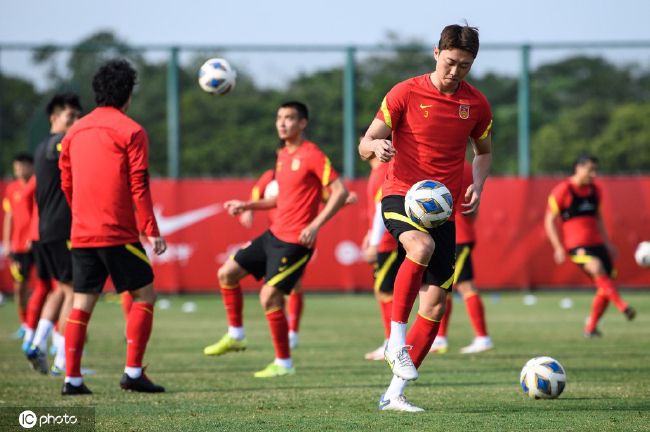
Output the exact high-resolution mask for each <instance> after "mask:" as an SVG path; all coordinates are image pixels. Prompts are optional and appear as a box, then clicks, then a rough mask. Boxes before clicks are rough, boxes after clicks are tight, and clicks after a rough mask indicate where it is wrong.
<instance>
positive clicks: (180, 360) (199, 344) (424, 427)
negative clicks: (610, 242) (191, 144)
mask: <svg viewBox="0 0 650 432" xmlns="http://www.w3.org/2000/svg"><path fill="white" fill-rule="evenodd" d="M591 295H592V292H591V291H589V292H587V291H582V292H552V293H549V292H545V293H540V294H537V298H538V302H537V303H536V304H535V305H532V306H526V305H524V304H523V301H522V300H523V295H522V294H520V293H505V294H491V293H485V294H484V295H483V299H484V303H485V307H486V313H487V321H488V327H489V330H490V333H491V335H492V337H493V340H494V342H495V345H496V349H494V350H493V351H491V352H487V353H483V354H479V355H469V356H467V355H461V354H458V350H459V349H460V348H461V347H462V346H464V345H466V344H467V343H469V342H470V339H471V337H472V332H471V328H470V326H469V322H468V320H467V317H466V314H465V310H464V306H463V303H462V301H460V300H459V299H457V298H456V299H455V304H454V306H455V307H454V313H453V316H452V322H451V325H450V331H449V340H450V352H449V353H448V354H445V355H437V356H430V357H429V358H428V359H427V360H425V363H424V364H423V366H422V368H421V370H420V378H419V379H418V381H417V382H416V383H414V384H412V385H410V386H409V388H407V393H406V394H407V397H408V398H409V399H410V400H411V401H412V402H413V403H415V404H417V405H419V406H422V407H424V408H425V409H426V412H425V413H420V414H407V413H385V412H378V411H377V400H378V398H379V395H380V394H381V393H382V391H383V390H384V388H385V386H386V385H387V383H388V382H389V379H390V377H391V374H390V371H389V369H388V367H387V366H386V364H385V363H384V362H369V361H366V360H364V359H363V354H364V353H365V352H366V351H369V350H371V349H373V348H375V347H376V346H377V345H378V344H379V343H380V342H381V340H382V331H381V327H380V326H381V324H380V320H379V313H378V307H377V305H376V303H375V301H374V300H373V299H372V297H371V296H370V295H340V294H336V295H323V294H309V293H307V295H306V300H305V304H306V307H305V315H304V318H303V324H302V329H301V345H300V347H299V348H298V349H297V350H295V352H294V359H295V365H296V370H297V373H296V375H295V376H292V377H286V378H279V379H271V380H260V379H255V378H253V372H255V371H256V370H259V369H261V368H262V367H264V366H265V365H266V364H267V363H268V362H270V361H271V360H272V359H273V349H272V346H271V343H270V339H269V334H268V328H267V325H266V321H265V320H264V316H263V314H262V312H261V310H260V306H259V303H258V301H257V299H256V297H254V296H246V299H245V325H246V329H247V337H248V341H249V347H248V350H247V351H245V352H243V353H231V354H228V355H226V356H223V357H218V358H213V357H205V356H204V355H203V354H202V349H203V347H204V346H205V345H207V344H210V343H213V342H215V341H216V340H217V339H218V338H219V337H220V336H221V335H222V334H223V332H224V330H225V326H226V323H225V314H224V311H223V307H222V305H221V300H220V299H219V297H218V295H216V294H215V295H211V296H179V297H175V296H172V297H167V298H168V299H169V300H170V301H171V307H170V308H169V309H167V310H160V309H158V310H157V311H156V316H155V320H154V332H153V336H152V339H151V341H150V344H149V349H148V352H147V355H146V357H145V363H148V364H149V369H148V374H149V376H150V377H152V379H153V380H154V381H155V382H158V383H160V384H163V385H164V386H166V388H167V393H164V394H161V395H143V394H132V393H124V392H122V391H121V390H120V389H119V385H118V381H119V378H120V376H121V373H122V368H123V361H124V353H125V342H124V336H123V326H124V323H123V319H122V313H121V308H120V306H119V305H118V304H116V303H112V302H109V301H102V302H100V303H99V304H98V307H97V309H96V311H95V314H94V316H93V319H92V321H91V323H90V326H89V342H88V344H87V346H86V355H85V357H84V366H85V367H88V368H92V369H94V370H96V371H97V374H96V375H93V376H90V377H88V378H87V380H86V382H87V385H88V386H89V387H90V388H91V389H92V390H93V391H94V393H95V394H94V395H93V396H91V397H77V398H68V399H66V398H62V397H61V396H60V395H59V391H60V387H61V382H62V380H61V379H60V378H58V379H57V378H51V377H44V376H40V375H37V374H36V373H35V372H33V371H32V370H31V369H29V368H28V366H27V362H26V360H25V359H24V358H23V356H22V354H21V353H20V350H19V343H18V342H17V341H13V340H11V339H10V338H9V335H10V333H11V332H12V331H13V330H14V329H15V328H16V325H17V324H16V323H17V321H16V313H15V309H14V305H13V304H12V303H11V302H9V303H5V304H4V305H2V306H1V307H0V322H2V326H1V327H0V329H1V331H2V335H1V336H2V337H1V338H0V408H1V407H16V406H18V407H25V408H29V407H39V406H55V407H59V406H60V407H71V406H94V407H96V428H97V430H101V431H120V430H126V431H149V430H150V431H167V430H173V431H185V430H192V431H217V430H218V431H221V430H224V431H226V430H227V431H255V430H259V431H276V430H277V431H357V430H369V431H392V430H395V431H420V430H421V431H430V430H440V431H456V430H459V431H468V430H469V431H484V430H498V431H506V430H528V431H530V430H535V431H544V430H548V431H558V430H562V431H566V430H575V431H582V430H589V431H611V430H626V431H631V430H637V431H641V430H650V295H649V294H648V293H647V292H639V293H632V292H625V293H624V297H625V298H626V299H627V300H628V301H629V302H630V303H631V304H633V305H634V306H635V307H636V308H637V311H638V316H637V319H636V321H634V322H626V321H625V320H624V318H623V316H622V315H621V314H619V313H618V312H617V311H616V310H615V309H614V308H613V307H611V306H610V309H609V310H608V311H607V314H606V316H605V322H604V323H603V325H602V331H603V333H604V337H603V338H602V339H595V340H586V339H585V338H584V337H583V336H582V326H583V323H584V319H585V317H586V316H587V314H588V311H589V306H590V304H591ZM565 297H569V298H571V299H572V300H573V301H574V305H573V307H572V308H571V309H562V308H560V300H561V299H562V298H565ZM190 301H191V302H195V303H196V306H197V309H196V311H195V312H194V313H185V312H183V311H182V310H181V309H182V308H181V306H182V304H183V303H185V302H190ZM537 355H550V356H552V357H555V358H556V359H558V360H559V361H560V362H561V363H562V364H563V365H564V367H565V368H566V371H567V377H568V382H567V387H566V390H565V392H564V393H563V394H562V395H561V397H560V398H559V399H556V400H547V401H545V400H538V401H535V400H531V399H528V398H527V397H525V396H524V395H523V394H522V392H521V390H520V387H519V382H518V378H519V371H520V369H521V367H522V366H523V364H524V363H525V362H526V361H527V360H528V359H529V358H531V357H534V356H537ZM17 430H19V429H17ZM66 430H67V429H66Z"/></svg>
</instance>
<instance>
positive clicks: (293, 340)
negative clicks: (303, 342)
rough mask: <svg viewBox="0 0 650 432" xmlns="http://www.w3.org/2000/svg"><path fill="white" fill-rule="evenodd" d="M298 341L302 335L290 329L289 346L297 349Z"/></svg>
mask: <svg viewBox="0 0 650 432" xmlns="http://www.w3.org/2000/svg"><path fill="white" fill-rule="evenodd" d="M298 342H300V337H299V336H298V332H295V331H293V330H290V331H289V348H291V349H296V347H298Z"/></svg>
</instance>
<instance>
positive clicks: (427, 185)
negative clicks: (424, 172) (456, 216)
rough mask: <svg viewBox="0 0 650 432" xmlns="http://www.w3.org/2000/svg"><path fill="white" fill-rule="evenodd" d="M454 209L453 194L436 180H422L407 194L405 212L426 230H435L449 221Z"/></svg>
mask: <svg viewBox="0 0 650 432" xmlns="http://www.w3.org/2000/svg"><path fill="white" fill-rule="evenodd" d="M452 209H453V202H452V198H451V192H449V189H447V187H446V186H445V185H443V184H442V183H440V182H437V181H435V180H422V181H419V182H417V183H416V184H414V185H413V186H411V189H409V191H408V192H407V193H406V199H405V200H404V210H405V211H406V215H407V216H408V217H409V218H411V220H412V221H413V222H415V223H417V224H418V225H420V226H422V227H424V228H435V227H437V226H440V225H442V224H443V223H445V222H446V221H447V219H449V217H450V216H451V212H452Z"/></svg>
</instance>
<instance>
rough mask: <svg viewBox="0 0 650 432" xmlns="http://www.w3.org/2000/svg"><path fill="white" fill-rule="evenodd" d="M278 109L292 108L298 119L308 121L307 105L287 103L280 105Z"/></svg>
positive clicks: (293, 102) (296, 102)
mask: <svg viewBox="0 0 650 432" xmlns="http://www.w3.org/2000/svg"><path fill="white" fill-rule="evenodd" d="M280 108H293V109H295V110H296V112H297V113H298V118H300V119H305V120H309V110H308V109H307V105H305V104H304V103H302V102H298V101H289V102H285V103H283V104H282V105H280Z"/></svg>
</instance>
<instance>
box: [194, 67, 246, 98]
mask: <svg viewBox="0 0 650 432" xmlns="http://www.w3.org/2000/svg"><path fill="white" fill-rule="evenodd" d="M236 80H237V72H235V70H234V69H233V68H232V67H231V66H230V63H228V61H227V60H224V59H222V58H211V59H209V60H207V61H206V62H205V63H203V65H202V66H201V69H199V85H200V86H201V88H202V89H203V90H205V91H206V92H208V93H212V94H217V95H223V94H226V93H228V92H229V91H231V90H232V89H233V88H235V82H236Z"/></svg>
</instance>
